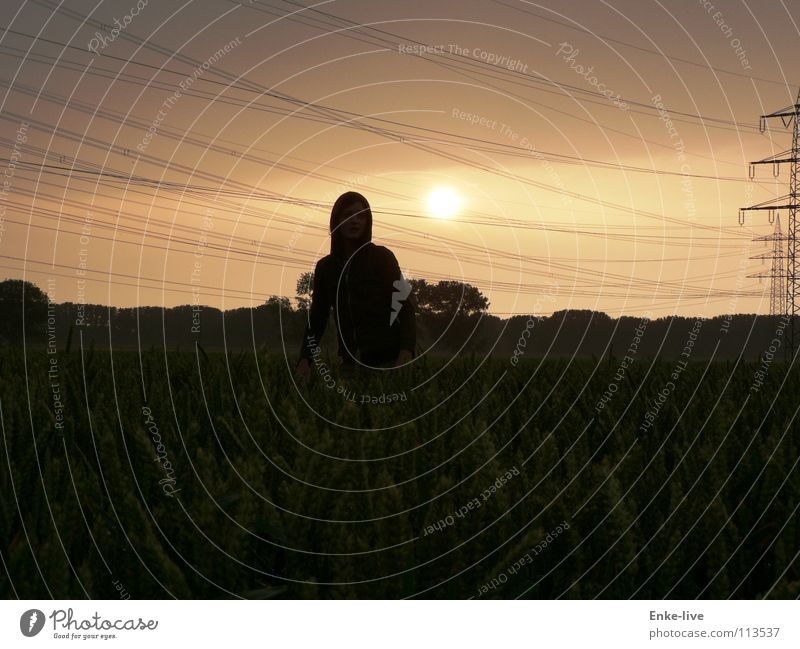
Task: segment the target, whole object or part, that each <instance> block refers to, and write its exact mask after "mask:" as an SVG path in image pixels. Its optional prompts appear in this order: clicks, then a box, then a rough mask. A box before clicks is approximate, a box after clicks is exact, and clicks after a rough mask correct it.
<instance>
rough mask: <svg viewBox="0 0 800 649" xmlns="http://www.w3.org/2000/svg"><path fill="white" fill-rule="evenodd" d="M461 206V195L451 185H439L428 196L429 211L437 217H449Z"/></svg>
mask: <svg viewBox="0 0 800 649" xmlns="http://www.w3.org/2000/svg"><path fill="white" fill-rule="evenodd" d="M460 208H461V197H460V196H459V195H458V193H457V192H456V191H455V190H453V189H450V188H449V187H438V188H436V189H434V190H433V191H432V192H431V193H430V195H429V196H428V211H429V212H430V213H431V214H432V215H433V216H435V217H436V218H437V219H449V218H451V217H452V216H454V215H455V214H456V213H457V212H458V210H459V209H460Z"/></svg>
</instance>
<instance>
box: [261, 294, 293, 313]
mask: <svg viewBox="0 0 800 649" xmlns="http://www.w3.org/2000/svg"><path fill="white" fill-rule="evenodd" d="M264 304H266V305H267V306H277V307H279V308H280V309H281V310H282V311H284V310H285V311H291V310H292V303H291V302H290V301H289V298H288V297H283V296H282V295H270V296H269V298H267V301H266V302H264Z"/></svg>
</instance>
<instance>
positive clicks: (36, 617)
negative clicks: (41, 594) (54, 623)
mask: <svg viewBox="0 0 800 649" xmlns="http://www.w3.org/2000/svg"><path fill="white" fill-rule="evenodd" d="M43 627H44V613H42V612H41V611H40V610H39V609H38V608H32V609H31V610H30V611H25V612H24V613H23V614H22V617H20V618H19V630H20V631H22V635H24V636H26V637H28V638H32V637H33V636H35V635H36V634H37V633H39V631H41V630H42V628H43Z"/></svg>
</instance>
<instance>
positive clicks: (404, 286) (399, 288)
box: [389, 272, 411, 327]
mask: <svg viewBox="0 0 800 649" xmlns="http://www.w3.org/2000/svg"><path fill="white" fill-rule="evenodd" d="M392 286H393V287H394V291H392V312H391V313H390V314H389V326H390V327H391V326H392V325H393V324H394V321H395V320H396V319H397V316H398V315H399V314H400V309H402V308H403V305H402V304H401V303H402V301H403V300H405V299H406V298H407V297H408V296H409V294H410V293H411V283H410V282H409V281H408V280H407V279H405V278H404V277H403V273H402V272H401V273H400V279H396V280H394V282H393V283H392Z"/></svg>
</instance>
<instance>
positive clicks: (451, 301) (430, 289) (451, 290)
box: [410, 279, 489, 318]
mask: <svg viewBox="0 0 800 649" xmlns="http://www.w3.org/2000/svg"><path fill="white" fill-rule="evenodd" d="M410 282H411V286H412V287H413V289H414V294H415V295H416V296H417V304H418V307H417V308H418V310H419V312H420V314H429V315H437V316H446V317H447V318H451V317H453V316H471V315H476V314H479V313H482V312H485V311H486V310H487V309H488V308H489V300H488V299H487V298H486V296H484V295H483V294H482V293H481V292H480V290H479V289H478V288H477V287H475V286H472V285H471V284H466V283H464V282H457V281H454V280H443V281H440V282H438V283H437V284H428V283H427V282H426V281H425V280H424V279H412V280H410Z"/></svg>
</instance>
